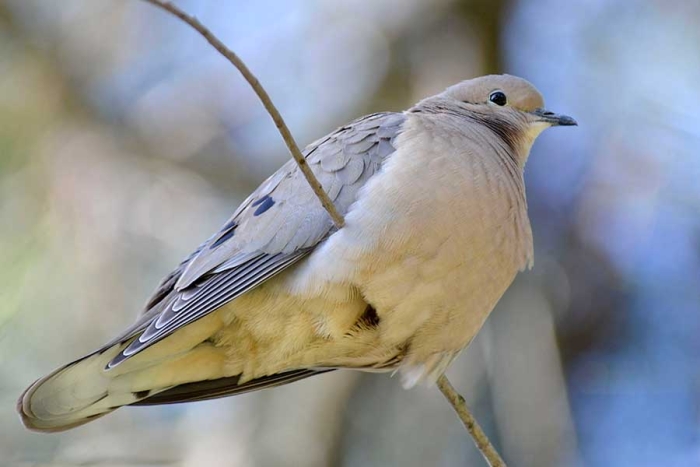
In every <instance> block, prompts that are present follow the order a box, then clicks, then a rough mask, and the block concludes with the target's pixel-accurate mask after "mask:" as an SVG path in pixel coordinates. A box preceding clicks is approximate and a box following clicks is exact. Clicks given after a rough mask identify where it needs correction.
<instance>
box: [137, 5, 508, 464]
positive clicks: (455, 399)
mask: <svg viewBox="0 0 700 467" xmlns="http://www.w3.org/2000/svg"><path fill="white" fill-rule="evenodd" d="M143 1H145V2H148V3H150V4H152V5H155V6H156V7H158V8H161V9H163V10H165V11H167V12H169V13H171V14H172V15H175V16H177V17H178V18H180V19H181V20H182V21H184V22H185V23H187V24H189V25H190V26H192V28H194V29H195V30H196V31H197V32H199V33H200V34H201V35H202V36H204V38H205V39H206V40H207V42H209V43H210V44H211V45H212V46H213V47H214V48H215V49H216V50H217V51H218V52H219V53H221V55H223V56H224V57H226V58H227V59H228V60H229V61H230V62H231V63H232V64H233V66H235V67H236V68H237V69H238V71H240V72H241V74H242V75H243V77H244V78H245V80H246V81H248V84H250V86H251V87H252V88H253V90H254V91H255V93H256V94H257V95H258V98H260V100H261V101H262V103H263V105H264V106H265V109H266V110H267V112H268V113H269V114H270V116H271V117H272V120H273V121H274V122H275V125H276V126H277V129H278V130H279V132H280V134H281V135H282V138H283V139H284V142H285V143H286V144H287V147H288V148H289V152H291V153H292V157H294V160H295V161H296V163H297V164H298V165H299V169H300V170H301V171H302V173H303V174H304V177H306V181H307V182H309V185H310V186H311V188H312V189H313V191H314V193H315V194H316V196H317V197H318V199H319V200H320V201H321V204H322V205H323V207H324V208H325V209H326V211H327V212H328V214H329V215H330V216H331V219H333V222H334V223H335V225H336V226H337V227H338V228H341V227H343V226H344V225H345V220H344V219H343V216H342V215H341V214H340V213H339V212H338V210H337V209H336V208H335V205H334V204H333V201H331V199H330V198H329V197H328V195H327V194H326V192H325V191H324V190H323V187H322V186H321V184H320V183H319V181H318V179H317V178H316V176H315V175H314V174H313V172H312V171H311V168H310V167H309V165H308V164H307V163H306V159H305V158H304V156H303V155H302V154H301V151H299V147H298V146H297V144H296V142H295V141H294V138H293V137H292V134H291V132H290V131H289V128H287V125H286V124H285V123H284V120H283V119H282V116H281V115H280V113H279V111H278V110H277V108H276V107H275V105H274V104H273V103H272V100H271V99H270V96H269V95H268V94H267V92H266V91H265V89H264V88H263V87H262V85H261V84H260V82H259V81H258V79H257V78H256V77H255V76H254V75H253V73H251V71H250V70H249V69H248V67H247V66H246V65H245V63H243V61H242V60H241V59H240V58H239V57H238V55H236V54H235V53H234V52H233V51H231V50H230V49H229V48H228V47H226V46H225V45H224V44H223V42H221V41H220V40H219V39H218V38H217V37H216V36H214V34H213V33H212V32H211V31H210V30H209V29H208V28H206V27H205V26H204V25H203V24H202V23H200V22H199V20H197V18H195V17H193V16H190V15H188V14H187V13H185V12H184V11H182V10H180V9H179V8H178V7H176V6H175V5H173V4H172V3H171V2H168V1H164V0H143ZM437 385H438V388H439V389H440V391H442V393H443V395H444V396H445V398H446V399H447V400H448V402H449V403H450V404H451V405H452V407H453V408H454V410H455V412H457V415H458V416H459V418H460V419H461V420H462V423H463V424H464V426H465V427H466V429H467V431H468V432H469V434H470V435H471V437H472V439H473V440H474V443H475V444H476V446H477V448H479V451H481V454H482V455H483V456H484V458H485V459H486V461H487V462H488V463H489V465H490V466H491V467H506V464H505V462H503V459H501V456H499V454H498V452H496V449H495V448H494V447H493V445H492V444H491V442H490V441H489V439H488V438H487V436H486V434H485V433H484V431H483V430H482V429H481V427H480V426H479V424H478V422H477V421H476V419H475V418H474V417H473V416H472V414H471V413H470V412H469V408H468V407H467V404H466V403H465V401H464V398H463V397H462V396H461V395H459V394H458V393H457V391H455V389H454V387H452V384H450V381H449V380H448V379H447V376H445V375H442V376H440V378H439V379H438V381H437Z"/></svg>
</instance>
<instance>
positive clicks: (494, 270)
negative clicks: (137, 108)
mask: <svg viewBox="0 0 700 467" xmlns="http://www.w3.org/2000/svg"><path fill="white" fill-rule="evenodd" d="M554 125H576V122H575V121H574V120H573V119H572V118H571V117H567V116H562V115H557V114H554V113H552V112H548V111H546V110H544V101H543V99H542V96H541V95H540V93H539V92H538V91H537V90H536V89H535V88H534V87H533V86H532V85H531V84H530V83H528V82H527V81H525V80H523V79H521V78H517V77H514V76H508V75H491V76H484V77H481V78H476V79H472V80H468V81H464V82H461V83H459V84H457V85H454V86H452V87H450V88H448V89H447V90H445V91H444V92H442V93H441V94H438V95H435V96H432V97H429V98H427V99H424V100H422V101H420V102H419V103H418V104H416V105H415V106H413V107H411V108H410V109H408V110H406V111H404V112H402V113H392V112H385V113H376V114H372V115H368V116H365V117H362V118H360V119H358V120H355V121H354V122H352V123H349V124H347V125H345V126H343V127H341V128H339V129H337V130H336V131H334V132H333V133H331V134H329V135H327V136H325V137H323V138H321V139H319V140H317V141H316V142H314V143H312V144H311V145H309V146H308V147H307V148H306V150H305V151H304V153H305V157H306V158H307V161H308V164H309V165H310V167H311V168H312V169H313V171H314V173H315V174H316V176H317V177H318V179H319V181H320V182H321V184H322V185H323V187H324V189H325V191H326V192H327V193H328V195H329V197H330V199H331V200H333V202H334V203H335V206H336V207H337V209H338V210H339V212H341V213H342V214H343V215H344V216H345V222H346V223H345V226H344V227H342V228H341V229H337V228H335V227H334V225H333V223H332V221H331V219H330V217H329V216H328V214H327V213H326V211H325V210H324V209H323V207H322V205H321V203H320V201H319V200H318V199H317V198H316V196H315V195H314V193H313V191H312V190H311V188H310V187H309V185H308V184H307V182H306V180H305V179H304V177H303V176H302V174H301V172H300V171H299V169H298V168H297V166H296V165H295V163H294V161H290V162H288V163H287V164H285V165H284V166H282V168H281V169H280V170H278V171H277V172H276V173H275V174H274V175H272V176H271V177H270V178H268V179H267V180H266V181H265V182H264V183H263V184H262V185H261V186H260V187H259V188H258V189H257V190H256V191H255V192H254V193H253V194H252V195H251V196H249V197H248V198H247V199H246V200H245V201H244V202H243V204H241V205H240V207H239V208H238V209H237V210H236V212H235V213H234V214H233V216H232V217H231V218H230V219H229V220H228V221H227V222H226V223H225V224H224V226H223V227H222V228H221V230H220V231H219V232H217V233H216V234H215V235H214V236H212V237H211V238H209V239H208V240H207V241H205V242H204V243H203V244H202V245H200V246H199V248H197V249H196V251H195V252H194V253H192V255H190V256H189V257H188V258H187V259H185V260H184V261H183V262H182V263H181V264H180V265H179V266H178V267H177V268H176V269H175V270H174V271H173V272H172V273H170V274H169V275H168V276H167V277H166V278H165V279H164V280H163V281H162V282H161V284H160V285H159V286H158V288H157V290H156V291H155V293H154V294H153V297H152V298H151V299H150V300H149V301H148V303H147V305H146V307H145V310H144V312H143V313H142V314H141V315H140V316H139V318H138V320H137V321H136V323H135V324H134V325H133V326H131V327H130V328H128V329H127V330H126V331H125V332H123V333H122V334H121V335H119V337H117V338H116V339H114V340H112V341H111V342H109V343H108V344H106V345H105V346H104V347H102V348H100V349H99V350H96V351H95V352H93V353H91V354H89V355H87V356H85V357H82V358H81V359H79V360H76V361H75V362H73V363H70V364H68V365H66V366H63V367H61V368H59V369H57V370H56V371H54V372H53V373H51V374H50V375H48V376H46V377H44V378H42V379H40V380H38V381H37V382H35V383H34V384H33V385H32V386H31V387H29V388H28V389H27V390H26V391H25V392H24V394H23V395H22V396H21V398H20V400H19V403H18V410H19V413H20V414H21V417H22V421H23V423H24V424H25V425H26V426H27V427H28V428H30V429H32V430H37V431H60V430H65V429H68V428H72V427H75V426H78V425H82V424H84V423H86V422H88V421H91V420H94V419H95V418H97V417H100V416H102V415H105V414H107V413H109V412H111V411H113V410H115V409H117V408H119V407H120V406H123V405H150V404H168V403H176V402H188V401H197V400H204V399H211V398H216V397H222V396H229V395H233V394H240V393H243V392H247V391H252V390H257V389H262V388H266V387H271V386H277V385H281V384H286V383H289V382H292V381H296V380H299V379H302V378H306V377H308V376H312V375H315V374H319V373H322V372H325V371H329V370H332V369H338V368H352V369H357V370H364V371H396V370H398V371H400V372H401V374H402V376H403V383H404V385H405V386H406V387H411V386H413V385H415V384H417V383H419V382H422V381H426V382H431V381H435V380H436V379H437V378H438V377H439V376H440V375H441V374H442V373H443V372H444V371H445V370H446V368H447V367H448V365H449V364H450V362H452V360H453V359H454V358H455V356H457V354H458V353H459V352H460V351H461V350H462V349H463V348H464V347H465V346H467V344H469V342H470V341H471V340H472V338H473V337H474V336H475V334H476V333H477V332H478V330H479V329H480V328H481V326H482V324H483V323H484V321H485V320H486V318H487V316H488V315H489V313H490V312H491V310H492V309H493V308H494V306H495V305H496V302H497V301H498V300H499V299H500V297H501V295H502V294H503V293H504V292H505V290H506V289H507V288H508V286H509V285H510V284H511V282H512V281H513V278H514V277H515V275H516V274H517V272H518V271H521V270H523V269H524V268H525V267H527V266H528V265H530V266H531V265H532V259H533V246H532V231H531V229H530V222H529V219H528V215H527V204H526V200H525V188H524V182H523V167H524V165H525V162H526V160H527V158H528V155H529V152H530V148H531V146H532V143H533V142H534V140H535V138H536V137H537V136H538V135H539V134H540V132H542V131H543V130H544V129H545V128H548V127H550V126H554Z"/></svg>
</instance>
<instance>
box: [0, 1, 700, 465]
mask: <svg viewBox="0 0 700 467" xmlns="http://www.w3.org/2000/svg"><path fill="white" fill-rule="evenodd" d="M178 3H179V5H181V6H182V7H183V8H185V9H186V10H188V11H189V12H191V13H193V14H195V15H197V16H198V17H199V18H200V19H201V20H202V21H203V22H204V23H205V24H207V25H208V26H209V27H210V28H211V29H212V30H213V31H214V32H215V33H216V34H218V35H219V36H220V37H221V38H222V39H223V40H224V41H225V42H226V43H227V44H229V45H230V46H231V47H232V48H233V49H234V50H235V51H237V52H238V53H239V54H240V55H241V57H242V58H243V59H244V60H245V61H246V62H247V63H248V65H249V66H250V67H251V68H252V69H253V70H254V72H255V73H257V74H258V76H259V78H260V80H261V81H262V83H263V84H264V85H265V86H266V88H267V90H268V91H269V92H270V94H271V96H272V98H273V100H274V101H275V102H276V103H277V105H278V106H279V107H280V110H281V112H282V114H283V115H284V116H285V118H286V119H287V121H288V123H289V125H290V127H291V129H292V131H293V133H294V135H295V136H296V138H297V140H298V141H299V142H300V143H301V144H307V143H308V142H310V141H312V140H314V139H316V138H317V137H320V136H322V135H323V134H325V133H327V132H328V131H330V130H332V129H333V128H335V127H336V126H338V125H340V124H343V123H345V122H346V121H348V120H350V119H352V118H355V117H357V116H360V115H362V114H366V113H369V112H373V111H379V110H401V109H404V108H406V107H408V106H410V105H411V104H412V103H414V102H415V101H417V100H419V99H420V98H422V97H425V96H427V95H430V94H433V93H436V92H439V91H441V90H442V89H443V88H444V87H446V86H448V85H450V84H453V83H455V82H457V81H460V80H462V79H466V78H470V77H474V76H478V75H482V74H485V73H491V72H509V73H512V74H517V75H521V76H523V77H525V78H527V79H529V80H530V81H532V82H533V83H535V84H536V85H537V86H538V88H539V89H540V90H541V91H542V92H543V94H544V95H545V96H546V98H547V104H548V107H550V108H551V109H552V110H555V111H558V112H562V113H566V114H570V115H573V116H574V117H575V118H576V119H577V120H578V121H579V124H580V126H579V127H578V128H562V129H553V130H550V131H547V132H546V133H545V134H543V135H542V136H541V137H540V139H539V140H538V141H537V143H536V144H535V146H534V148H533V151H532V155H531V157H530V160H529V163H528V165H527V169H526V183H527V188H528V200H529V205H530V213H531V218H532V223H533V229H534V233H535V239H536V262H535V267H534V269H533V270H532V271H530V272H527V273H524V274H521V275H520V276H519V277H518V278H517V280H516V283H515V284H514V285H513V287H512V288H511V289H510V290H509V291H508V293H507V294H506V296H505V297H504V298H503V300H502V301H501V302H500V304H499V305H498V307H497V309H496V310H495V312H494V313H493V314H492V316H491V317H490V318H489V320H488V322H487V324H486V326H485V327H484V329H483V330H482V332H481V333H480V334H479V335H478V337H477V338H476V339H475V341H474V342H473V344H472V345H471V346H470V347H469V349H468V351H466V352H463V354H462V355H461V357H460V358H459V359H458V360H457V361H456V362H455V363H454V364H453V365H452V367H451V369H450V370H449V372H448V374H449V376H450V377H451V379H452V381H453V383H454V384H455V385H456V386H457V387H458V388H459V390H460V392H462V393H463V394H464V395H465V396H466V397H467V399H468V401H469V403H470V404H471V406H472V407H473V409H474V411H475V413H476V415H477V418H478V419H479V420H480V421H481V422H482V424H483V425H484V427H485V429H486V431H487V432H488V433H489V435H490V436H491V438H492V440H493V441H494V442H495V444H496V445H497V446H498V447H499V448H500V450H501V452H502V453H503V455H504V457H505V458H506V460H508V461H509V462H510V463H511V465H514V466H521V467H522V466H533V467H534V466H537V467H541V466H606V467H607V466H635V467H643V466H662V465H663V466H671V467H674V466H694V465H700V430H699V428H700V371H699V369H700V365H699V364H700V188H699V185H700V155H699V153H698V147H699V146H700V113H699V112H698V108H699V107H700V87H699V85H698V83H700V2H693V1H687V0H663V1H661V0H646V1H643V0H594V1H566V2H563V1H559V0H520V1H518V0H462V1H458V0H371V1H370V0H333V1H330V0H329V1H322V0H315V1H314V0H260V1H255V2H250V1H243V0H235V1H234V0H231V1H227V2H218V1H204V0H187V1H185V0H182V1H180V2H178ZM287 157H288V155H287V152H286V150H285V148H284V146H283V143H282V141H281V139H280V137H279V136H278V134H277V132H276V130H275V128H274V126H273V124H272V123H271V121H270V119H269V117H268V116H267V114H266V113H265V112H264V111H263V109H262V107H261V105H260V104H259V102H258V101H257V100H256V98H255V97H254V95H253V93H252V92H251V90H250V89H249V88H248V87H247V85H246V84H245V83H244V81H243V80H242V78H240V76H239V75H238V73H237V72H236V71H235V70H234V69H233V68H232V67H231V66H230V64H228V63H227V62H226V61H225V60H224V59H222V58H221V57H220V56H219V55H218V54H217V53H216V52H215V51H214V50H213V49H212V48H211V47H209V46H208V45H207V44H206V43H205V42H204V41H203V40H202V39H201V38H200V37H199V36H198V35H196V34H195V33H194V32H193V31H192V30H190V29H189V28H188V27H186V26H185V25H184V24H182V23H180V22H178V21H177V20H174V19H173V18H171V17H169V16H166V15H165V14H164V13H163V12H161V11H159V10H156V9H155V8H153V7H151V6H149V5H146V4H144V3H142V2H140V1H137V0H62V1H60V2H49V1H41V0H0V265H1V267H0V466H2V467H4V466H44V465H46V466H78V465H80V466H93V465H95V466H122V465H123V466H139V465H142V466H183V467H189V466H208V467H219V466H221V467H228V466H234V467H235V466H275V465H280V466H313V467H315V466H319V467H320V466H348V467H350V466H384V465H402V466H457V465H462V466H467V465H470V466H471V465H474V466H480V465H484V464H483V461H482V459H480V456H479V453H478V452H477V451H476V449H475V448H474V447H473V445H472V443H471V441H470V440H469V439H468V438H467V435H466V433H465V432H464V431H463V429H462V427H461V425H460V424H459V421H458V420H457V418H456V417H455V416H454V415H453V413H452V412H451V408H450V407H449V406H448V405H447V404H446V403H445V402H444V401H443V400H442V396H441V395H440V394H439V392H438V391H437V390H436V389H434V388H433V389H428V388H418V389H415V390H412V391H403V390H402V389H401V388H400V385H399V384H398V381H397V380H396V379H392V378H390V377H389V376H388V375H363V374H358V373H352V372H334V373H330V374H326V375H323V376H319V377H316V378H312V379H310V380H305V381H302V382H299V383H295V384H293V385H289V386H285V387H283V388H278V389H275V390H273V391H264V392H262V393H256V394H250V395H244V396H240V397H236V398H230V399H223V400H218V401H211V402H205V403H198V404H189V405H183V406H171V407H156V408H127V409H123V410H119V411H117V412H116V413H114V414H113V415H111V416H109V417H107V418H104V419H101V420H99V421H97V422H95V423H91V424H89V425H86V426H84V427H82V428H79V429H76V430H74V431H71V432H68V433H64V434H57V435H50V436H49V435H39V434H33V433H29V432H27V431H24V430H23V428H22V427H21V425H20V423H19V421H18V420H17V417H16V416H15V414H14V404H15V400H16V397H17V395H18V394H19V393H20V391H21V390H22V389H23V388H24V387H25V386H26V385H28V384H29V383H30V382H31V381H33V380H34V379H35V378H37V377H39V376H40V375H43V374H45V373H46V372H48V371H49V370H51V369H52V368H54V367H55V366H58V365H59V364H62V363H64V362H67V361H69V360H72V359H74V358H76V357H78V356H80V355H82V354H84V353H87V352H88V351H90V350H92V349H93V348H95V347H97V346H98V345H100V344H102V343H103V342H105V341H106V340H108V339H110V338H111V337H113V336H114V335H115V334H116V333H117V332H118V331H119V330H121V329H122V328H124V327H125V326H126V325H128V324H130V323H131V322H132V320H133V319H134V316H135V314H136V313H137V312H138V310H139V309H140V307H141V306H142V304H143V303H144V301H145V300H146V298H147V297H148V295H149V294H150V292H151V291H152V290H153V288H154V287H155V285H156V284H157V282H158V280H159V279H160V278H161V277H162V276H163V275H165V274H166V273H168V272H169V271H170V270H171V269H172V268H173V267H174V266H175V264H177V263H178V262H179V260H180V259H181V258H183V257H184V256H185V255H186V254H188V253H189V252H190V251H191V250H192V249H193V248H194V247H195V246H196V245H198V244H199V242H200V240H201V239H203V238H206V237H208V236H209V235H210V233H212V232H213V231H215V229H217V228H218V227H219V226H220V225H221V224H222V223H223V222H224V221H225V219H226V218H227V217H228V216H229V215H230V213H231V212H232V211H233V210H234V209H235V208H236V206H237V205H238V203H239V202H240V201H242V199H243V198H244V197H245V196H246V195H247V194H248V193H249V192H250V191H251V190H252V189H254V188H255V186H256V185H257V184H258V183H259V182H261V181H262V180H263V179H264V178H265V177H266V176H267V175H268V174H269V173H271V172H272V171H273V170H275V169H276V168H277V167H278V166H279V165H281V164H282V163H283V162H284V161H285V160H286V159H287Z"/></svg>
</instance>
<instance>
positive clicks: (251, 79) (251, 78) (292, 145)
mask: <svg viewBox="0 0 700 467" xmlns="http://www.w3.org/2000/svg"><path fill="white" fill-rule="evenodd" d="M143 1H145V2H148V3H150V4H152V5H155V6H157V7H158V8H161V9H163V10H165V11H167V12H168V13H171V14H172V15H175V16H177V17H178V18H180V19H181V20H182V21H184V22H185V23H187V24H189V25H190V26H192V28H194V29H195V30H196V31H197V32H198V33H200V34H201V35H202V36H204V38H205V39H206V40H207V42H209V43H210V44H211V45H212V46H213V47H214V48H215V49H216V50H217V51H218V52H219V53H220V54H221V55H223V56H224V57H226V58H227V59H228V61H229V62H231V63H232V64H233V66H235V67H236V68H237V69H238V71H240V72H241V74H242V75H243V77H244V78H245V80H246V81H248V84H250V86H251V87H252V88H253V91H255V94H257V95H258V98H260V101H262V103H263V105H264V106H265V110H267V112H268V113H269V114H270V117H272V120H273V121H274V122H275V126H276V127H277V129H278V130H279V132H280V134H281V135H282V139H284V142H285V144H286V145H287V147H288V148H289V152H291V153H292V157H293V158H294V160H295V161H296V163H297V165H298V166H299V169H300V170H301V172H302V173H303V174H304V177H305V178H306V181H307V182H309V185H310V186H311V189H312V190H313V191H314V193H315V194H316V196H317V197H318V199H319V201H321V204H322V205H323V207H324V208H325V209H326V211H327V212H328V214H329V215H330V216H331V219H333V223H334V224H335V225H336V227H338V228H341V227H343V226H344V225H345V219H343V216H342V215H341V214H340V213H339V212H338V210H337V209H336V208H335V205H334V204H333V201H331V199H330V198H329V197H328V195H327V194H326V192H325V191H324V190H323V187H322V186H321V183H319V181H318V179H317V178H316V176H315V175H314V173H313V172H312V171H311V168H310V167H309V164H307V163H306V159H305V158H304V156H303V155H302V154H301V151H300V150H299V146H297V143H296V141H294V138H293V137H292V133H291V132H290V131H289V128H287V125H286V124H285V123H284V120H283V119H282V116H281V115H280V113H279V111H278V110H277V107H275V105H274V104H273V103H272V100H271V99H270V96H269V95H268V94H267V92H266V91H265V89H264V88H263V87H262V86H261V85H260V82H259V81H258V79H257V78H256V77H255V75H253V73H252V72H251V71H250V70H249V69H248V67H247V66H246V65H245V63H243V61H242V60H241V59H240V58H239V57H238V55H236V54H235V53H234V52H233V51H231V49H229V48H228V47H226V46H225V45H224V43H223V42H221V41H220V40H219V39H218V38H217V37H216V36H215V35H214V34H213V33H212V32H211V31H210V30H209V29H208V28H207V27H206V26H204V25H203V24H202V23H200V22H199V20H198V19H197V18H195V17H194V16H190V15H188V14H187V13H185V12H184V11H182V10H181V9H179V8H178V7H176V6H175V5H173V4H172V3H171V2H167V1H163V0H143Z"/></svg>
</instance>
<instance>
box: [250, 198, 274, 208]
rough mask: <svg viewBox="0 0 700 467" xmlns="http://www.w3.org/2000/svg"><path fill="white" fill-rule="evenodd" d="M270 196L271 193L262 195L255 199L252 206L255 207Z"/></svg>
mask: <svg viewBox="0 0 700 467" xmlns="http://www.w3.org/2000/svg"><path fill="white" fill-rule="evenodd" d="M269 197H270V195H265V196H263V197H260V198H258V199H256V200H255V201H253V202H252V203H251V206H253V207H255V206H257V205H259V204H260V203H262V202H264V201H265V200H266V199H267V198H269Z"/></svg>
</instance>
